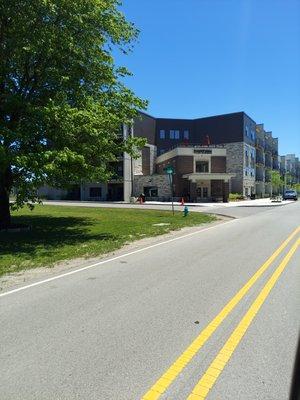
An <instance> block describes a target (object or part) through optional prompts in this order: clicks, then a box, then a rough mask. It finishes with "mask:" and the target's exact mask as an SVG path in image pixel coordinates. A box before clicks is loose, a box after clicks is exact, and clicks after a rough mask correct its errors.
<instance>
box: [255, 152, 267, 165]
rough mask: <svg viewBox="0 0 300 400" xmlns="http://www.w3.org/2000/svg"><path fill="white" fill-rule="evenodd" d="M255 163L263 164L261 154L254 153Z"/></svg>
mask: <svg viewBox="0 0 300 400" xmlns="http://www.w3.org/2000/svg"><path fill="white" fill-rule="evenodd" d="M256 164H262V165H264V164H265V160H264V157H262V156H261V155H259V154H258V153H256Z"/></svg>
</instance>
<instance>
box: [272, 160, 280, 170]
mask: <svg viewBox="0 0 300 400" xmlns="http://www.w3.org/2000/svg"><path fill="white" fill-rule="evenodd" d="M273 169H277V170H278V169H279V163H278V161H277V160H273Z"/></svg>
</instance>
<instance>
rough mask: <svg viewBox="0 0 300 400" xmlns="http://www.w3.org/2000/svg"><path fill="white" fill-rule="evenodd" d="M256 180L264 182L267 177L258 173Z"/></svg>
mask: <svg viewBox="0 0 300 400" xmlns="http://www.w3.org/2000/svg"><path fill="white" fill-rule="evenodd" d="M256 181H257V182H264V181H265V178H264V176H263V175H262V174H256Z"/></svg>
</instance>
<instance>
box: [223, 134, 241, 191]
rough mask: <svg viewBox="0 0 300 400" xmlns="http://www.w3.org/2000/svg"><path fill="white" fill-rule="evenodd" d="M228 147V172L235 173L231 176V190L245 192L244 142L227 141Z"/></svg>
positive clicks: (226, 146) (226, 145)
mask: <svg viewBox="0 0 300 400" xmlns="http://www.w3.org/2000/svg"><path fill="white" fill-rule="evenodd" d="M225 148H226V154H227V157H226V172H228V173H234V174H235V177H234V178H231V188H230V190H231V192H232V193H243V181H244V143H243V142H236V143H225Z"/></svg>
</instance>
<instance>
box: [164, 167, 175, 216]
mask: <svg viewBox="0 0 300 400" xmlns="http://www.w3.org/2000/svg"><path fill="white" fill-rule="evenodd" d="M165 171H166V173H167V175H168V178H169V183H170V189H171V194H172V213H173V215H174V193H173V175H174V167H173V166H172V165H168V166H167V167H166V168H165Z"/></svg>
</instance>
